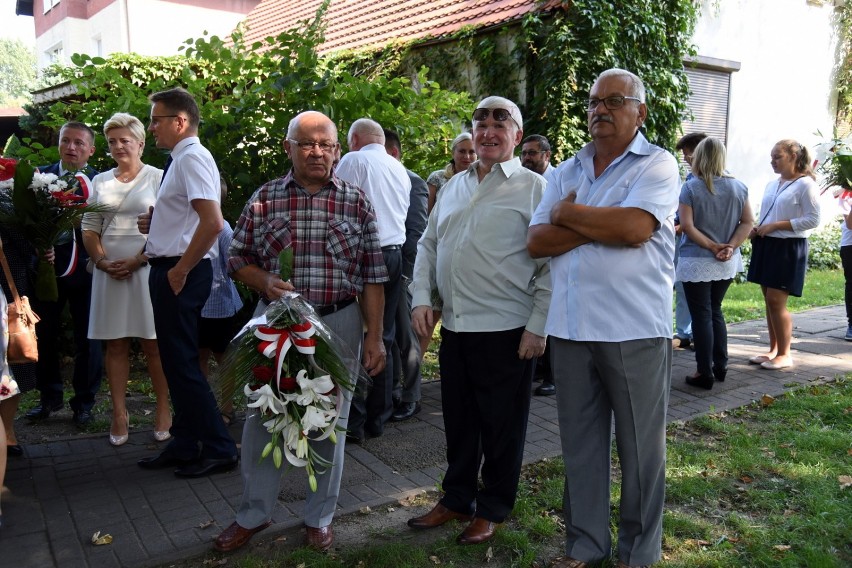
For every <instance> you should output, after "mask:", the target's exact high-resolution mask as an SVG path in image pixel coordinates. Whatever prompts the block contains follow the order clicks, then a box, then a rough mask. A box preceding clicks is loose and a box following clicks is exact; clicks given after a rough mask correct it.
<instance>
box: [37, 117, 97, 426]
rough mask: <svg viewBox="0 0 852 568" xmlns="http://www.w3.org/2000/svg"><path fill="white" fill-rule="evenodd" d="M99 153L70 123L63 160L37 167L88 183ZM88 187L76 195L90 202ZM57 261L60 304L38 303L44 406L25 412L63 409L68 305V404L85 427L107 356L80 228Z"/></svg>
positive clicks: (59, 249)
mask: <svg viewBox="0 0 852 568" xmlns="http://www.w3.org/2000/svg"><path fill="white" fill-rule="evenodd" d="M94 153H95V133H94V131H93V130H92V129H91V128H89V127H88V126H86V125H85V124H83V123H81V122H67V123H65V124H64V125H63V126H62V128H61V129H60V130H59V159H60V161H59V162H57V163H55V164H51V165H49V166H43V167H40V168H39V171H40V172H42V173H48V174H55V175H57V176H65V175H74V174H76V173H78V172H81V173H83V174H85V175H86V176H87V177H88V178H89V179H91V178H92V177H94V176H95V175H96V174H97V173H98V172H97V170H95V169H94V168H93V167H91V166H89V165H88V164H87V162H88V160H89V158H90V157H91V156H92V154H94ZM89 190H90V188H88V187H81V188H80V190H79V191H78V193H80V194H81V195H84V196H85V197H88V192H89ZM53 250H54V253H55V255H56V258H55V260H54V268H55V269H56V283H57V288H58V290H59V299H58V300H57V301H56V302H44V301H38V302H36V306H35V311H36V312H37V313H38V315H39V316H40V317H41V321H40V322H39V323H38V325H37V326H36V333H38V352H39V356H38V366H37V375H38V389H39V392H40V393H41V402H40V404H39V405H38V406H36V407H35V408H33V409H32V410H30V411H29V412H27V414H26V416H27V418H29V419H30V420H43V419H45V418H47V417H48V416H50V413H51V412H55V411H57V410H60V409H61V408H62V406H63V400H62V399H63V388H62V376H61V374H60V364H59V353H60V348H59V341H60V333H61V329H60V323H61V319H62V311H63V310H64V308H65V304H66V303H67V304H68V307H69V311H70V312H71V321H72V324H73V328H74V378H73V385H74V396H73V397H72V398H71V400H70V401H69V404H70V405H71V409H72V410H73V411H74V422H75V423H76V424H77V425H78V426H86V425H87V424H88V423H89V422H91V421H92V407H94V405H95V395H96V394H97V392H98V390H99V389H100V386H101V375H102V368H103V354H102V352H101V342H100V341H94V340H93V341H89V339H88V337H87V335H88V332H89V305H90V304H91V298H92V275H91V274H89V273H88V272H87V271H86V263H87V262H88V260H89V256H88V254H86V249H85V248H84V247H83V237H82V234H81V232H80V229H79V228H77V229H74V231H73V233H69V234H67V235H65V236H64V237H60V240H59V242H58V243H57V244H55V245H54V247H53Z"/></svg>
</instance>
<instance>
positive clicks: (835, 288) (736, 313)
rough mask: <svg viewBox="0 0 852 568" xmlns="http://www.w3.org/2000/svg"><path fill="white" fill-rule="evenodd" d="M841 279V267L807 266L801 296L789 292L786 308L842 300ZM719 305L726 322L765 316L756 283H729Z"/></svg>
mask: <svg viewBox="0 0 852 568" xmlns="http://www.w3.org/2000/svg"><path fill="white" fill-rule="evenodd" d="M844 282H845V280H844V279H843V271H841V270H809V271H808V274H807V276H806V277H805V289H804V291H803V292H802V297H801V298H795V297H793V296H791V297H790V300H789V302H788V304H787V305H788V307H789V308H790V311H792V312H799V311H802V310H807V309H810V308H816V307H819V306H831V305H834V304H842V303H843V289H844ZM722 309H723V311H724V312H725V321H726V322H728V323H736V322H738V321H745V320H753V319H763V318H764V317H765V316H766V312H765V310H764V305H763V296H762V294H761V292H760V286H758V285H757V284H752V283H751V282H743V283H739V284H733V285H732V286H731V287H730V288H728V293H727V294H726V295H725V301H724V302H722Z"/></svg>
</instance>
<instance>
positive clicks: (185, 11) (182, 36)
mask: <svg viewBox="0 0 852 568" xmlns="http://www.w3.org/2000/svg"><path fill="white" fill-rule="evenodd" d="M129 11H130V44H131V51H134V52H136V53H141V54H144V55H176V54H177V53H179V52H178V48H179V47H180V46H181V45H183V42H184V41H185V40H187V39H189V38H193V39H195V38H198V37H201V36H202V35H203V34H204V32H205V31H207V32H208V37H209V36H213V35H217V36H219V37H225V36H227V35H229V34H230V33H231V32H232V31H233V30H234V28H235V27H237V24H239V23H240V22H241V21H242V20H243V18H244V16H243V15H241V14H239V13H236V12H233V13H229V12H221V11H217V10H210V9H207V8H197V7H193V6H187V5H180V4H172V3H168V2H160V1H158V0H144V1H138V0H137V1H134V2H131V3H130V6H129Z"/></svg>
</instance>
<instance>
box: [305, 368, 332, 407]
mask: <svg viewBox="0 0 852 568" xmlns="http://www.w3.org/2000/svg"><path fill="white" fill-rule="evenodd" d="M296 381H297V382H298V383H299V387H300V388H301V391H302V392H301V393H300V394H299V395H298V396H297V397H296V402H297V403H298V404H299V405H300V406H309V405H310V404H312V403H314V402H318V401H322V402H330V401H331V399H330V398H329V397H328V396H327V395H325V394H323V393H327V392H329V391H330V390H332V389H333V388H334V382H332V380H331V377H330V376H328V375H322V376H320V377H317V378H315V379H309V378H308V373H307V371H305V370H304V369H302V370H301V371H299V374H298V375H296Z"/></svg>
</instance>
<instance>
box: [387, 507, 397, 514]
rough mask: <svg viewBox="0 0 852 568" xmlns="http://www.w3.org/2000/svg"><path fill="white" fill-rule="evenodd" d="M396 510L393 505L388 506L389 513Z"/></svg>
mask: <svg viewBox="0 0 852 568" xmlns="http://www.w3.org/2000/svg"><path fill="white" fill-rule="evenodd" d="M394 511H396V509H394V508H393V507H388V513H393V512H394Z"/></svg>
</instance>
